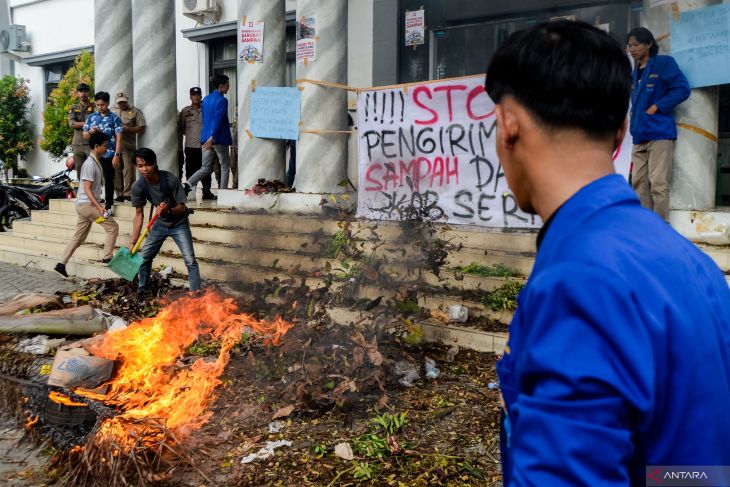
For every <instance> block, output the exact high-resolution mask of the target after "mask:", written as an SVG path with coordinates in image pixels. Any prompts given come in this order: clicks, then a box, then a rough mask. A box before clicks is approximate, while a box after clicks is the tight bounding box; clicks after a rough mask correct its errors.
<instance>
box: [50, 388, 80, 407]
mask: <svg viewBox="0 0 730 487" xmlns="http://www.w3.org/2000/svg"><path fill="white" fill-rule="evenodd" d="M48 399H50V400H51V401H53V402H55V403H56V404H63V405H64V406H87V405H86V404H84V403H83V402H75V401H73V400H72V399H71V398H70V397H68V396H64V395H63V394H61V393H60V392H56V391H51V392H50V393H49V394H48Z"/></svg>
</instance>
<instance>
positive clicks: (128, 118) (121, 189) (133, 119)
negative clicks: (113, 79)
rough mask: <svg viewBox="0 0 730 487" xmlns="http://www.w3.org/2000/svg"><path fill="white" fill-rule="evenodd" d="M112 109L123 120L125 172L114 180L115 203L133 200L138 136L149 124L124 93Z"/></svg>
mask: <svg viewBox="0 0 730 487" xmlns="http://www.w3.org/2000/svg"><path fill="white" fill-rule="evenodd" d="M114 101H115V102H116V106H115V107H114V108H113V109H112V111H113V112H114V113H116V114H117V115H118V116H119V118H121V119H122V123H123V124H124V129H123V130H122V150H121V151H120V152H121V153H122V160H123V161H124V162H123V167H124V171H117V174H116V176H115V178H114V190H115V191H116V193H117V197H116V199H115V201H118V202H120V203H121V202H123V201H124V200H127V201H131V200H132V185H133V184H134V182H135V181H136V179H137V166H136V164H135V161H134V151H135V150H137V135H142V134H144V131H145V128H146V125H147V123H146V122H145V119H144V114H143V113H142V110H140V109H139V108H136V107H133V106H132V105H130V104H129V97H127V94H126V93H124V92H123V91H120V92H118V93H117V95H116V97H115V99H114Z"/></svg>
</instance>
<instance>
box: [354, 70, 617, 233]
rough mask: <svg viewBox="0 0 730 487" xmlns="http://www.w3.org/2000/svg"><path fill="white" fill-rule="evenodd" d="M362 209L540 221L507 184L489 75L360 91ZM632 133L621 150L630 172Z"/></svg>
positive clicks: (527, 223) (392, 214)
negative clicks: (486, 82) (488, 89)
mask: <svg viewBox="0 0 730 487" xmlns="http://www.w3.org/2000/svg"><path fill="white" fill-rule="evenodd" d="M357 102H358V103H357V115H358V134H359V135H358V145H359V174H360V184H359V188H358V209H357V216H358V217H363V218H369V219H387V220H399V219H402V218H403V215H405V214H408V213H410V214H413V211H414V210H415V211H416V212H418V213H419V214H420V215H421V216H427V217H428V218H430V219H433V220H437V221H448V222H449V223H454V224H472V225H482V226H488V227H504V228H534V227H539V226H541V225H542V223H541V221H540V219H539V217H537V216H535V215H529V214H527V213H524V212H523V211H521V210H520V209H519V208H518V207H517V201H516V199H515V197H514V195H513V194H512V192H511V190H510V189H509V187H508V186H507V180H506V178H505V175H504V172H503V170H502V167H501V165H500V163H499V160H498V158H497V152H496V147H495V137H496V119H495V117H494V103H493V102H492V100H491V99H490V98H489V96H488V95H487V93H486V91H485V90H484V75H481V76H475V77H467V78H458V79H453V80H444V81H440V82H436V83H423V84H420V85H410V86H408V89H407V90H405V89H404V88H402V87H398V88H393V89H382V90H377V89H374V90H371V91H365V92H361V93H360V94H359V95H358V100H357ZM630 161H631V143H630V138H627V139H624V143H623V145H622V146H621V148H619V150H618V151H617V152H616V154H615V157H614V164H615V166H616V169H617V172H620V173H621V174H623V175H624V177H627V178H628V170H629V166H630Z"/></svg>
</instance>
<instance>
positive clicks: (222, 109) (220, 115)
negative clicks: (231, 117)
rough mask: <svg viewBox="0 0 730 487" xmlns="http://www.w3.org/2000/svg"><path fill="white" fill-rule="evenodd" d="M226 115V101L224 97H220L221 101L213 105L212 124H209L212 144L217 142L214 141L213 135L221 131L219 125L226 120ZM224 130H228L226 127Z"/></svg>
mask: <svg viewBox="0 0 730 487" xmlns="http://www.w3.org/2000/svg"><path fill="white" fill-rule="evenodd" d="M227 114H228V100H226V97H225V96H221V99H220V100H218V102H217V103H216V105H215V112H214V113H213V123H212V124H211V127H210V128H211V135H212V136H213V143H217V142H218V141H216V140H215V134H217V133H218V131H219V130H220V129H221V125H222V124H223V120H225V119H226V115H227ZM226 130H228V127H226Z"/></svg>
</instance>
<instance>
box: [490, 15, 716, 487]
mask: <svg viewBox="0 0 730 487" xmlns="http://www.w3.org/2000/svg"><path fill="white" fill-rule="evenodd" d="M630 70H631V67H630V65H629V61H628V60H627V58H626V56H625V53H624V50H623V48H622V46H620V45H619V43H618V42H617V41H615V40H614V39H613V38H612V37H610V36H609V35H608V34H606V33H605V32H602V31H601V30H599V29H596V28H594V27H592V26H590V25H588V24H585V23H582V22H570V21H556V22H550V23H547V24H540V25H537V26H535V27H532V28H530V29H529V30H526V31H522V32H518V33H515V34H513V35H512V36H511V37H510V38H509V39H507V41H506V42H505V43H504V44H503V45H502V46H501V47H500V48H499V49H498V50H497V52H496V53H495V54H494V56H493V58H492V60H491V62H490V64H489V67H488V68H487V78H486V89H487V92H488V93H489V95H490V96H491V98H492V99H493V100H494V102H495V103H496V107H495V115H496V118H497V131H496V148H497V154H498V156H499V160H500V163H501V165H502V168H503V170H504V174H505V176H506V178H507V181H508V183H509V186H510V188H511V189H512V191H513V192H514V195H515V197H516V199H517V202H518V205H519V206H520V208H521V209H522V210H524V211H527V212H530V213H534V214H538V215H539V216H540V218H542V220H543V222H545V223H544V226H543V228H542V230H541V231H540V233H539V235H538V238H537V246H538V252H537V258H536V261H535V266H534V268H533V271H532V273H531V275H530V279H529V280H528V282H527V285H526V287H525V288H524V289H523V291H522V292H521V294H520V296H519V298H518V306H517V311H516V313H515V317H514V319H513V321H512V324H511V325H510V337H509V342H508V344H507V346H506V347H505V351H504V355H503V356H502V358H501V359H500V361H499V363H498V365H497V369H498V373H499V380H500V389H501V392H502V399H503V407H504V409H503V428H502V445H501V446H502V465H503V467H502V468H503V473H504V480H505V482H504V485H505V486H521V485H536V486H550V487H556V486H575V485H586V486H588V485H591V486H593V485H601V486H629V485H632V486H638V485H645V482H646V481H647V478H649V479H651V478H654V477H651V476H649V477H648V476H647V474H651V475H652V476H655V477H656V476H657V475H659V476H663V475H665V470H666V469H661V468H659V467H658V466H671V465H684V466H686V465H692V466H705V465H730V448H728V438H730V414H728V411H729V410H730V288H728V285H727V283H726V282H725V278H724V276H723V275H722V272H721V271H720V270H719V269H718V268H717V266H716V265H715V264H714V263H713V262H712V260H711V259H710V258H708V257H707V256H706V255H704V254H703V253H702V252H700V251H699V250H698V249H697V248H696V247H695V246H694V245H693V244H692V243H690V242H688V241H687V240H685V239H684V238H683V237H681V236H680V235H679V234H677V233H676V232H675V231H674V230H673V229H672V228H671V227H670V226H669V225H667V224H666V223H664V221H663V220H662V219H661V218H659V217H658V216H657V215H656V214H654V213H653V212H651V211H649V210H647V209H645V208H642V206H641V204H640V202H639V199H638V198H637V197H636V193H635V192H634V191H633V190H632V189H631V188H630V187H629V186H628V185H627V184H626V181H625V180H624V178H623V177H622V176H620V175H618V174H615V172H614V167H613V163H612V154H613V151H614V149H615V148H616V147H618V145H619V144H620V143H621V141H622V139H623V137H624V133H625V131H626V121H625V115H626V111H627V109H628V102H629V94H630V90H631V84H630V79H631V78H630ZM654 466H657V467H654ZM685 469H686V467H685ZM693 470H694V469H693ZM708 475H718V474H717V472H714V473H713V472H710V473H709V474H708ZM660 480H661V478H660ZM714 480H715V482H714V483H713V484H712V485H728V484H727V483H726V482H728V481H730V478H723V477H715V478H714Z"/></svg>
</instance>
